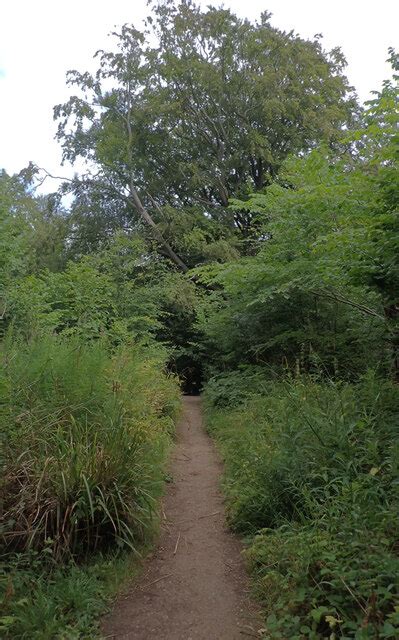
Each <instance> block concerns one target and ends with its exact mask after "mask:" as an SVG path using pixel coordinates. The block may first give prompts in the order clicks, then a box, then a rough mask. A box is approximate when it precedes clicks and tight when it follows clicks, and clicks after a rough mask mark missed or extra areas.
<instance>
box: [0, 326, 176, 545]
mask: <svg viewBox="0 0 399 640" xmlns="http://www.w3.org/2000/svg"><path fill="white" fill-rule="evenodd" d="M164 357H165V354H164V353H163V352H162V349H160V348H159V347H157V348H156V349H155V348H154V350H153V352H151V351H149V350H148V349H147V351H144V350H143V349H140V348H139V347H135V346H133V345H130V346H129V345H126V346H124V347H120V348H119V349H117V350H116V351H115V352H114V353H113V354H112V355H110V353H109V351H108V348H107V345H106V344H105V343H102V342H99V341H94V342H91V343H87V344H84V343H82V342H81V341H79V339H78V338H76V337H75V338H72V339H66V338H63V339H61V338H59V337H58V338H57V337H54V336H49V337H44V338H42V339H39V340H36V341H33V342H32V343H30V344H28V345H23V344H19V343H13V342H11V343H10V344H6V345H5V346H4V350H3V354H2V361H3V362H2V364H3V374H2V381H1V382H2V385H1V391H2V398H1V402H2V412H1V422H2V424H1V429H2V431H3V432H4V433H5V434H6V437H5V460H4V474H3V480H2V495H3V514H2V524H3V531H2V538H1V540H2V545H3V548H4V549H6V550H26V549H29V548H34V549H43V547H44V546H46V545H50V546H51V547H52V550H53V553H54V554H55V555H56V556H61V555H64V554H66V553H73V554H82V553H86V552H88V551H90V550H93V549H96V548H101V547H104V546H109V545H110V544H115V543H117V544H119V545H123V544H124V543H127V544H129V545H130V546H132V547H133V548H134V547H135V546H136V543H137V541H138V540H140V539H141V538H142V536H143V532H144V531H145V530H146V529H147V528H148V526H149V525H150V522H151V517H152V514H153V510H154V504H155V502H154V499H155V497H156V496H157V495H158V494H159V489H160V486H161V481H162V463H163V459H164V455H165V449H166V447H167V444H168V440H169V434H170V433H171V431H172V429H173V418H174V417H175V413H176V410H177V407H178V395H177V394H178V391H177V385H176V384H175V382H174V381H173V380H172V379H167V378H166V377H165V375H164V374H163V373H162V360H163V358H164Z"/></svg>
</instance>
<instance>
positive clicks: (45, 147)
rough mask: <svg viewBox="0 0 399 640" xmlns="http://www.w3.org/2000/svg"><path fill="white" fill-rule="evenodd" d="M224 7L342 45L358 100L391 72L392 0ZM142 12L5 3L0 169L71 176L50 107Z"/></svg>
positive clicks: (23, 0)
mask: <svg viewBox="0 0 399 640" xmlns="http://www.w3.org/2000/svg"><path fill="white" fill-rule="evenodd" d="M200 4H202V5H204V6H206V5H208V4H215V5H217V6H219V5H220V4H222V2H220V1H219V0H214V1H213V2H212V1H211V0H206V1H200ZM223 5H224V6H225V7H230V8H231V9H233V10H234V11H235V12H236V13H237V14H239V15H240V16H246V17H248V18H256V17H257V16H259V14H260V12H261V11H264V10H267V11H270V12H271V13H272V14H273V17H272V24H273V26H276V27H279V28H280V29H283V30H286V31H288V30H291V29H293V30H294V31H295V32H296V33H299V35H301V36H303V37H308V38H309V37H310V38H311V37H313V36H314V35H315V34H316V33H322V34H323V43H324V47H325V48H327V49H330V48H332V47H334V46H340V47H341V48H342V49H343V52H344V54H345V56H346V58H347V61H348V68H347V76H348V78H349V80H350V82H351V84H352V85H353V86H354V87H355V89H356V91H357V93H358V96H359V98H360V100H361V101H364V100H367V99H368V98H369V97H370V92H371V91H372V90H378V89H380V87H381V85H382V81H383V80H384V79H385V78H387V77H389V76H390V69H389V65H387V64H386V62H385V60H386V58H387V51H388V47H390V46H393V47H395V48H399V35H398V34H399V29H398V25H399V2H397V0H379V2H375V1H374V0H373V1H371V0H324V1H323V0H298V1H297V0H225V1H224V2H223ZM147 14H148V9H147V6H146V0H106V1H104V0H68V1H67V2H60V1H58V2H57V1H56V0H35V1H32V0H13V1H12V2H6V0H3V2H2V3H1V8H0V169H1V168H5V169H6V171H7V172H8V173H14V172H18V171H20V170H21V169H22V168H23V167H25V166H27V165H28V163H29V161H33V162H34V163H36V164H37V165H39V166H41V167H45V168H46V169H47V170H48V171H49V172H51V173H53V174H57V175H62V176H71V175H72V174H73V168H72V167H68V166H64V167H61V166H60V165H61V150H60V146H59V144H58V143H57V142H56V141H55V140H54V134H55V130H56V125H55V123H54V122H53V119H52V113H53V106H54V105H55V104H58V103H60V102H65V101H66V100H67V99H68V97H69V95H70V94H69V90H68V88H67V87H66V84H65V74H66V72H67V70H68V69H79V70H81V71H83V70H90V69H92V70H93V69H94V68H95V66H94V63H93V59H92V58H93V54H94V53H95V51H97V50H98V49H101V48H104V49H107V48H108V47H109V46H111V40H110V38H109V37H108V34H109V33H110V32H111V31H112V30H114V28H115V27H118V26H121V25H122V24H124V23H134V24H136V25H138V26H140V21H141V20H142V19H143V18H144V17H145V16H146V15H147ZM46 188H47V189H48V190H55V188H56V185H55V184H48V186H47V187H46Z"/></svg>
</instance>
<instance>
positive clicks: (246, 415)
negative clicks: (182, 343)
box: [207, 373, 399, 640]
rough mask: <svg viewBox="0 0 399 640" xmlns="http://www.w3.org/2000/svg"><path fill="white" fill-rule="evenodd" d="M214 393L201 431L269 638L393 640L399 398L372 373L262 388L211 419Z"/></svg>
mask: <svg viewBox="0 0 399 640" xmlns="http://www.w3.org/2000/svg"><path fill="white" fill-rule="evenodd" d="M219 385H221V387H222V389H223V393H224V390H225V386H224V385H223V379H222V380H220V381H219ZM214 388H215V387H214V386H213V388H211V394H209V395H208V402H207V407H208V408H207V415H208V425H209V430H210V432H211V433H212V434H213V435H214V436H215V438H216V439H217V441H218V442H219V445H220V447H221V451H222V453H223V457H224V460H225V478H224V488H225V491H226V494H227V498H228V509H229V517H230V521H231V524H232V526H233V527H234V528H235V529H236V530H238V531H240V532H241V533H243V534H245V535H246V536H247V537H248V541H249V546H248V550H247V552H246V553H247V557H248V560H249V563H250V567H251V568H252V571H253V575H254V577H255V588H256V591H257V593H258V596H259V597H260V599H261V600H262V602H263V604H264V607H265V615H266V620H267V622H266V629H267V630H266V632H265V637H266V638H290V639H298V640H299V639H302V638H303V639H305V638H330V639H333V638H357V639H362V640H363V639H366V638H394V637H397V636H398V633H399V608H398V606H399V581H398V575H399V559H398V554H397V551H398V547H397V540H398V533H399V527H398V520H397V508H398V504H399V501H398V461H399V456H398V438H397V436H398V426H397V425H398V417H399V390H398V388H397V386H396V385H394V384H392V383H390V382H388V381H381V380H379V379H378V378H377V377H376V376H375V375H373V374H371V373H370V374H368V375H367V376H365V377H364V378H363V380H362V381H361V382H359V383H358V384H349V383H342V382H341V383H335V382H332V381H330V382H326V381H324V382H320V381H317V380H314V379H311V378H306V377H302V378H298V379H296V380H280V381H274V382H270V381H266V380H264V384H263V391H262V393H259V392H258V393H255V394H252V395H250V394H249V395H247V396H246V398H244V399H243V401H242V402H241V404H238V405H237V404H236V406H235V407H233V408H232V409H225V408H223V409H220V408H215V404H216V405H217V398H216V402H215V397H214ZM212 394H213V395H212Z"/></svg>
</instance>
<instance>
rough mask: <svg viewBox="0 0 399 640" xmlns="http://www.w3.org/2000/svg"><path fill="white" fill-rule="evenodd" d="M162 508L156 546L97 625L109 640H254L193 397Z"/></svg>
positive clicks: (239, 565)
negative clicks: (124, 591) (141, 568)
mask: <svg viewBox="0 0 399 640" xmlns="http://www.w3.org/2000/svg"><path fill="white" fill-rule="evenodd" d="M183 409H184V410H183V416H182V419H181V420H180V423H179V425H178V428H177V442H176V446H175V448H174V451H173V455H172V460H171V469H170V471H171V474H172V478H173V482H172V483H171V485H170V486H169V490H168V492H167V495H166V496H165V499H164V500H163V506H162V513H163V516H162V530H161V536H160V541H159V546H158V548H157V550H156V552H155V553H154V555H153V556H152V557H150V558H148V559H147V561H146V562H145V567H144V571H143V573H142V575H141V578H140V579H139V580H138V581H137V583H136V584H134V585H133V586H132V587H131V589H130V591H129V592H128V593H127V594H126V595H125V597H121V598H120V599H119V600H118V601H117V602H116V604H115V606H114V608H113V610H112V612H111V613H110V615H108V616H107V617H106V618H105V619H104V621H103V625H102V632H103V634H104V636H105V637H106V638H109V639H114V640H149V639H157V640H238V639H240V640H245V638H248V637H251V636H252V637H255V638H259V628H260V627H261V622H260V618H259V616H258V612H257V608H256V606H255V605H254V604H253V603H252V602H251V601H250V599H249V595H248V577H247V575H246V572H245V568H244V564H243V560H242V557H241V549H242V547H241V545H240V542H239V541H238V540H237V538H236V537H235V536H234V535H233V534H232V533H230V532H229V531H228V529H227V526H226V521H225V513H224V506H223V498H222V496H221V493H220V490H219V481H220V474H221V464H220V461H219V460H218V457H217V454H216V451H215V449H214V446H213V443H212V441H211V440H210V438H209V437H208V435H207V434H206V433H205V431H204V429H203V425H202V418H201V403H200V399H199V398H198V397H193V396H186V397H185V398H184V408H183Z"/></svg>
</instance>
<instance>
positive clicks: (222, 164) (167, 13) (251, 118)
mask: <svg viewBox="0 0 399 640" xmlns="http://www.w3.org/2000/svg"><path fill="white" fill-rule="evenodd" d="M269 19H270V16H269V15H268V14H267V13H263V14H262V16H261V17H260V19H259V20H258V21H257V22H256V23H251V22H249V21H248V20H242V19H240V18H238V17H237V16H236V15H234V14H233V13H232V12H231V11H229V10H226V9H223V8H220V9H216V8H215V7H208V8H207V9H206V10H202V9H201V8H200V7H199V6H197V5H196V4H195V3H194V2H191V1H186V0H183V1H182V2H179V3H174V2H166V3H165V2H159V3H152V13H151V16H149V18H148V20H147V22H146V26H145V30H144V31H143V32H139V31H138V30H137V29H136V28H135V27H134V26H132V25H124V26H123V27H122V29H121V31H120V32H119V33H114V34H113V35H114V37H115V41H116V47H115V50H114V51H103V50H101V51H98V52H97V54H96V57H97V59H98V69H97V71H96V73H95V74H90V73H88V72H85V73H81V72H79V71H76V70H73V71H70V72H69V73H68V84H69V85H70V86H71V87H73V88H74V89H76V90H77V93H76V94H75V95H73V96H72V97H71V98H70V99H69V101H68V102H67V103H65V104H60V105H57V106H56V107H55V109H54V115H55V118H56V120H57V121H58V133H57V137H58V140H59V141H60V142H61V144H62V147H63V157H64V159H65V160H68V161H71V162H74V161H75V160H76V159H77V158H81V159H82V160H83V161H86V162H88V164H89V166H90V170H91V169H92V168H93V166H95V167H96V172H95V174H96V177H95V178H94V177H93V176H92V175H91V173H90V174H87V175H86V176H84V177H82V178H81V179H78V178H76V179H75V180H73V181H72V183H71V184H69V186H68V185H64V189H66V190H70V191H72V193H73V194H74V196H75V202H74V204H73V206H72V216H71V222H72V227H73V234H72V235H73V240H72V243H71V245H70V248H71V250H72V252H77V254H78V255H81V254H82V253H84V252H87V251H91V250H93V248H94V249H98V248H100V247H103V246H104V240H105V239H106V238H107V237H109V236H110V235H112V234H113V233H114V232H115V230H116V229H117V228H118V227H119V228H120V227H123V228H127V229H129V230H130V231H132V230H134V231H136V232H138V233H140V234H141V235H142V237H143V238H144V239H146V241H148V243H149V244H150V245H152V246H153V247H154V248H155V249H156V251H157V252H158V253H159V254H161V255H163V256H168V257H169V258H171V257H172V260H173V261H174V262H175V264H177V265H178V266H179V268H182V267H183V270H185V265H188V266H189V267H192V266H195V265H197V264H201V263H204V262H205V263H207V262H209V261H211V260H226V259H228V258H231V257H234V256H237V237H240V236H241V235H244V236H245V235H246V234H247V233H248V231H249V228H250V226H251V216H250V215H248V214H247V213H245V212H242V211H241V212H238V211H237V212H236V213H235V214H233V213H232V210H231V211H226V207H227V205H228V201H229V198H230V197H231V196H236V197H237V196H241V195H243V194H246V193H247V192H248V189H249V188H255V189H257V190H258V189H262V188H263V187H264V186H266V185H268V184H270V182H271V181H272V180H273V179H274V178H275V176H276V175H277V173H278V171H279V169H280V166H281V164H282V162H283V161H284V159H285V158H286V157H287V156H288V155H289V154H292V153H298V152H299V151H306V150H308V149H309V148H312V147H313V146H314V145H315V144H316V143H317V142H319V141H320V140H324V141H326V142H328V143H330V144H334V143H335V142H336V141H337V140H338V139H340V138H341V137H342V131H343V127H344V126H345V125H346V126H347V125H348V123H349V122H350V121H351V120H352V117H353V114H354V113H355V112H356V109H357V107H356V103H355V100H354V98H353V96H352V94H351V88H350V87H349V85H348V82H347V80H346V78H345V76H344V75H343V71H344V68H345V65H346V62H345V59H344V57H343V55H342V53H341V52H340V50H339V49H333V50H332V51H329V52H327V51H324V50H323V48H322V46H321V43H320V41H319V39H318V38H315V39H314V40H312V41H311V40H303V39H301V38H300V37H299V36H298V35H296V34H294V33H293V32H290V33H285V32H282V31H280V30H278V29H276V28H274V27H272V26H271V24H270V21H269ZM167 244H168V245H169V247H167ZM171 247H172V248H173V250H174V251H177V252H178V254H179V256H181V257H182V258H183V259H184V263H185V265H184V264H183V265H182V264H181V261H180V262H179V259H176V256H175V257H173V255H172V253H171V251H170V248H171ZM75 255H76V253H75ZM179 256H177V258H179Z"/></svg>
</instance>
